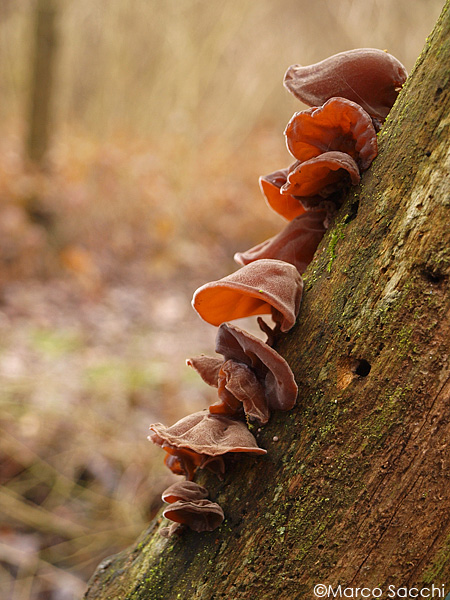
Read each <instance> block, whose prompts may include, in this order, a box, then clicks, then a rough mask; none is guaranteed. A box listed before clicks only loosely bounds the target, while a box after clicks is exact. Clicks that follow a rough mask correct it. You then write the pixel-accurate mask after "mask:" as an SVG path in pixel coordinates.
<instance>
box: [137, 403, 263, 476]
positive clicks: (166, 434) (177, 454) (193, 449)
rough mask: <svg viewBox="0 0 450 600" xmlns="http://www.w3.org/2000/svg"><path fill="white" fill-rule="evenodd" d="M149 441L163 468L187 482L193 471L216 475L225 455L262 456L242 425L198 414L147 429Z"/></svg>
mask: <svg viewBox="0 0 450 600" xmlns="http://www.w3.org/2000/svg"><path fill="white" fill-rule="evenodd" d="M150 431H151V433H150V435H149V438H148V439H149V440H150V441H151V442H153V443H154V444H158V445H159V446H161V447H162V448H163V449H164V450H165V451H166V452H167V457H166V461H165V464H166V466H168V467H169V468H170V469H171V470H172V471H173V472H174V473H175V474H177V475H185V476H186V478H187V479H189V480H191V479H192V478H193V476H194V472H195V470H196V468H197V467H199V468H205V467H206V468H208V469H210V470H211V471H213V472H214V473H216V474H221V473H223V472H224V468H225V467H224V462H223V456H224V455H225V454H233V455H234V454H236V453H241V452H244V453H250V454H255V455H263V454H266V452H267V451H266V450H264V449H263V448H259V447H258V444H257V443H256V440H255V438H254V437H253V435H252V434H251V433H250V431H249V430H248V429H247V427H246V425H245V424H244V423H243V422H242V421H236V420H234V419H229V418H227V417H224V416H221V415H212V414H211V413H210V412H209V411H208V410H202V411H199V412H196V413H193V414H191V415H188V416H187V417H184V418H183V419H180V420H179V421H177V422H176V423H175V424H174V425H172V426H170V427H167V426H166V425H163V424H161V423H154V424H152V425H150Z"/></svg>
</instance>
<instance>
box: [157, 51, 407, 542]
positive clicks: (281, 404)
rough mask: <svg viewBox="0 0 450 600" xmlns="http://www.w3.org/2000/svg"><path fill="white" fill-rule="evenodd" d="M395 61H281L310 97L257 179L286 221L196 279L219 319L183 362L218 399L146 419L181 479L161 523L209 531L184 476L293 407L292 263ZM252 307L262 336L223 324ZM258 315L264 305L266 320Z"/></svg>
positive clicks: (361, 156) (395, 70) (297, 263)
mask: <svg viewBox="0 0 450 600" xmlns="http://www.w3.org/2000/svg"><path fill="white" fill-rule="evenodd" d="M406 77H407V73H406V70H405V68H404V67H403V65H402V64H401V63H400V62H399V61H398V60H397V59H396V58H394V57H393V56H391V55H390V54H388V53H387V52H384V51H382V50H376V49H372V48H362V49H358V50H351V51H349V52H342V53H340V54H336V55H335V56H331V57H330V58H327V59H325V60H323V61H321V62H319V63H317V64H314V65H311V66H308V67H302V66H300V65H293V66H291V67H289V69H288V70H287V72H286V75H285V78H284V85H285V86H286V88H287V89H288V90H289V91H290V92H292V94H294V96H296V97H297V98H298V99H299V100H301V101H302V102H303V103H305V104H306V105H308V106H310V107H311V108H309V109H307V110H303V111H301V112H298V113H295V114H294V116H293V117H292V119H291V120H290V121H289V123H288V124H287V127H286V130H285V136H286V142H287V147H288V150H289V152H290V153H291V154H292V156H293V157H294V158H295V162H294V163H293V164H291V166H289V167H287V168H284V169H281V170H279V171H275V172H274V173H271V174H269V175H266V176H264V177H261V178H260V186H261V190H262V193H263V195H264V197H265V199H266V201H267V203H268V205H269V206H270V207H271V208H272V209H273V210H274V211H276V212H277V213H279V214H280V215H281V216H282V217H284V218H285V219H286V220H287V221H288V224H287V226H286V227H285V228H284V229H283V230H282V231H281V232H280V233H278V234H277V235H276V236H274V237H272V238H270V239H269V240H267V241H265V242H262V243H260V244H258V245H257V246H255V247H254V248H251V249H250V250H247V251H246V252H238V253H236V254H235V256H234V258H235V260H236V262H237V263H238V264H240V265H241V268H239V269H238V270H237V271H235V272H234V273H232V274H231V275H228V276H227V277H224V278H222V279H220V280H218V281H212V282H210V283H207V284H205V285H203V286H202V287H200V288H199V289H198V290H197V291H196V292H195V294H194V297H193V300H192V305H193V307H194V309H195V310H196V311H197V313H198V314H199V315H200V317H201V318H202V319H204V320H205V321H207V322H208V323H211V324H212V325H215V326H217V327H218V333H217V338H216V348H215V350H216V353H217V354H218V355H220V357H210V356H204V355H202V356H197V357H194V358H189V359H188V360H187V364H188V365H189V366H190V367H192V368H193V369H195V371H197V373H198V374H199V375H200V377H201V378H202V379H203V380H204V381H205V382H206V383H207V384H208V385H210V386H212V387H214V388H217V396H218V400H217V402H215V403H214V404H212V405H211V406H210V407H209V409H205V410H202V411H199V412H196V413H194V414H192V415H189V416H187V417H184V418H183V419H181V420H180V421H178V422H177V423H175V424H174V425H172V426H171V427H166V426H165V425H162V424H161V423H155V424H153V425H151V426H150V432H151V433H150V435H149V439H150V440H151V441H152V442H154V443H155V444H158V445H159V446H161V447H162V448H163V449H164V450H165V451H166V457H165V464H166V466H167V467H168V468H169V469H170V470H171V471H172V472H173V473H175V474H177V475H183V476H184V477H185V478H186V479H185V480H184V481H181V482H178V483H175V484H174V485H172V486H170V487H169V488H168V489H167V490H166V491H165V492H164V493H163V495H162V499H163V500H164V502H167V503H168V504H169V507H168V508H166V509H165V510H164V512H163V515H164V516H165V517H166V518H168V519H170V520H171V521H173V522H174V524H173V525H172V526H171V527H167V528H164V529H163V530H162V531H161V534H162V535H164V536H170V535H172V534H173V533H174V532H177V533H180V532H181V531H182V530H183V528H184V527H185V526H187V527H189V528H191V529H193V530H194V531H212V530H213V529H215V528H216V527H218V526H219V525H220V524H221V523H222V521H223V519H224V514H223V511H222V509H221V507H220V506H219V505H218V504H216V503H215V502H211V501H210V500H208V499H207V495H208V491H207V490H206V489H205V488H203V487H202V486H199V485H198V484H196V483H194V482H193V481H192V479H193V478H194V474H195V472H196V470H197V469H198V468H200V469H204V468H205V469H209V470H210V471H212V472H213V473H215V474H216V475H218V476H219V477H222V475H223V473H224V471H225V466H226V460H227V459H228V458H230V457H235V456H236V455H238V454H240V453H246V454H253V455H255V456H258V455H259V456H261V455H264V454H266V453H267V451H266V450H264V449H263V448H259V447H258V444H257V442H256V439H255V438H254V436H253V434H252V433H251V432H250V431H249V429H248V427H247V422H249V421H253V422H256V423H257V424H258V425H265V424H266V423H267V422H268V421H269V418H270V414H271V411H273V410H281V411H286V410H290V409H292V408H293V406H294V405H295V402H296V399H297V392H298V389H297V384H296V382H295V379H294V376H293V373H292V371H291V368H290V367H289V365H288V363H287V362H286V361H285V360H284V358H282V357H281V356H280V355H279V354H278V352H276V350H274V348H273V347H272V346H273V344H274V340H275V338H276V336H277V335H279V334H280V333H283V332H286V331H289V330H290V329H291V328H292V327H293V325H294V324H295V322H296V319H297V315H298V312H299V308H300V302H301V298H302V291H303V281H302V277H301V274H302V273H303V272H304V271H305V269H306V267H307V266H308V264H309V263H310V262H311V260H312V258H313V255H314V253H315V251H316V249H317V246H318V245H319V242H320V240H321V239H322V237H323V235H324V234H325V231H326V229H327V228H328V226H329V224H330V222H331V221H332V219H333V216H334V214H335V212H336V210H337V209H338V208H339V205H340V203H341V199H342V198H343V191H345V189H346V188H348V186H349V185H357V184H358V183H359V181H360V178H361V173H362V172H363V171H365V170H366V169H368V168H369V166H370V164H371V162H372V161H373V159H374V158H375V157H376V155H377V137H376V132H377V131H378V130H379V129H380V128H381V126H382V124H383V122H384V120H385V118H386V116H387V114H388V112H389V110H390V109H391V107H392V105H393V104H394V102H395V99H396V97H397V95H398V93H399V91H400V89H401V87H402V85H403V83H404V82H405V80H406ZM257 315H258V324H259V326H260V328H261V329H262V331H263V332H264V333H265V334H266V335H267V340H266V342H264V341H262V340H261V339H259V338H258V337H255V336H253V335H251V334H249V333H247V332H246V331H244V330H243V329H240V328H239V327H237V326H236V325H233V324H231V323H229V321H233V320H235V319H240V318H242V317H251V316H257ZM260 315H270V316H271V318H272V320H273V325H272V327H271V326H270V325H269V324H268V323H267V322H266V321H264V320H263V319H262V318H261V316H260Z"/></svg>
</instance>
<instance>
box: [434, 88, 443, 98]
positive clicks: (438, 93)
mask: <svg viewBox="0 0 450 600" xmlns="http://www.w3.org/2000/svg"><path fill="white" fill-rule="evenodd" d="M442 92H443V89H442V88H441V87H438V88H437V89H436V93H435V94H434V100H435V101H436V100H439V96H440V95H441V94H442Z"/></svg>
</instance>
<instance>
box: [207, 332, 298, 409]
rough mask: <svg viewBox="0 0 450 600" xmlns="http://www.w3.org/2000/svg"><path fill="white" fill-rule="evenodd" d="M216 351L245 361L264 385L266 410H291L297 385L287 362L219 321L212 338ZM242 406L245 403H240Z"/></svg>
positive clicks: (272, 351)
mask: <svg viewBox="0 0 450 600" xmlns="http://www.w3.org/2000/svg"><path fill="white" fill-rule="evenodd" d="M216 352H217V353H218V354H222V356H223V357H224V359H225V361H228V360H232V361H236V362H241V363H243V364H246V365H247V366H248V367H250V369H251V370H252V371H253V372H254V373H255V375H256V377H257V379H258V381H260V382H261V384H262V386H263V388H264V395H265V400H266V402H267V406H268V408H269V410H291V408H293V407H294V405H295V402H296V399H297V393H298V387H297V384H296V382H295V379H294V375H293V373H292V370H291V368H290V366H289V365H288V363H287V362H286V361H285V360H284V358H283V357H282V356H280V354H278V352H277V351H276V350H274V349H273V348H271V347H270V346H269V345H268V344H266V343H264V342H263V341H262V340H260V339H259V338H257V337H255V336H254V335H251V334H250V333H248V332H247V331H244V330H243V329H240V328H239V327H236V326H235V325H233V324H232V323H223V324H222V325H221V326H220V327H219V331H218V332H217V337H216ZM244 408H245V406H244Z"/></svg>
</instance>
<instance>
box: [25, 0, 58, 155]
mask: <svg viewBox="0 0 450 600" xmlns="http://www.w3.org/2000/svg"><path fill="white" fill-rule="evenodd" d="M34 38H35V42H34V51H33V52H34V54H33V71H32V74H31V89H30V116H29V127H28V138H27V144H26V150H27V155H28V158H29V159H30V160H31V161H33V162H34V163H36V164H38V165H39V166H42V164H43V161H44V158H45V155H46V153H47V150H48V147H49V137H50V127H51V108H52V96H53V88H54V86H53V71H54V63H55V55H56V49H57V33H56V4H55V1H54V0H37V3H36V9H35V15H34Z"/></svg>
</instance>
